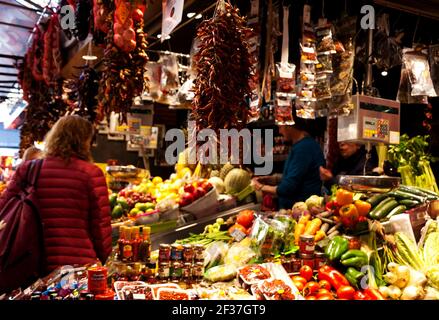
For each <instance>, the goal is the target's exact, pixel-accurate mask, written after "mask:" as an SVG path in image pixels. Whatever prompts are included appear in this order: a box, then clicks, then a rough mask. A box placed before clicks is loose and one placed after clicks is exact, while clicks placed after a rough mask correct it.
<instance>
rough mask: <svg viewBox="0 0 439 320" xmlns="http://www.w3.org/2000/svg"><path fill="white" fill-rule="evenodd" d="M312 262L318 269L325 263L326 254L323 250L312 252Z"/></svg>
mask: <svg viewBox="0 0 439 320" xmlns="http://www.w3.org/2000/svg"><path fill="white" fill-rule="evenodd" d="M314 260H315V261H314V264H315V269H316V270H318V269H319V268H320V267H323V266H324V265H326V255H325V253H324V252H315V253H314Z"/></svg>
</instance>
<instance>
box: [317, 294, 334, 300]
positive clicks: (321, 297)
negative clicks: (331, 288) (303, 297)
mask: <svg viewBox="0 0 439 320" xmlns="http://www.w3.org/2000/svg"><path fill="white" fill-rule="evenodd" d="M317 300H334V297H333V296H332V294H323V295H321V296H318V298H317Z"/></svg>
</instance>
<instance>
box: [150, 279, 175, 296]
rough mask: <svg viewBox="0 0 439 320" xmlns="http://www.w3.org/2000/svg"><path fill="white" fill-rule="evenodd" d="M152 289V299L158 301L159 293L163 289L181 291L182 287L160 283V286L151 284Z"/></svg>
mask: <svg viewBox="0 0 439 320" xmlns="http://www.w3.org/2000/svg"><path fill="white" fill-rule="evenodd" d="M149 286H150V287H151V289H152V297H153V299H154V300H158V298H159V296H158V291H159V289H162V288H168V289H181V287H180V286H179V285H178V284H176V283H160V284H150V285H149Z"/></svg>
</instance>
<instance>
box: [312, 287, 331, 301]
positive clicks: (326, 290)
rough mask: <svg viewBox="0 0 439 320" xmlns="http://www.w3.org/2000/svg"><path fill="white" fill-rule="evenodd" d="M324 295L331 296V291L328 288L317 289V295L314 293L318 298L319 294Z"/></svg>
mask: <svg viewBox="0 0 439 320" xmlns="http://www.w3.org/2000/svg"><path fill="white" fill-rule="evenodd" d="M325 295H331V296H332V293H331V291H329V290H328V289H319V290H318V291H317V295H316V297H317V299H318V298H319V297H320V296H325Z"/></svg>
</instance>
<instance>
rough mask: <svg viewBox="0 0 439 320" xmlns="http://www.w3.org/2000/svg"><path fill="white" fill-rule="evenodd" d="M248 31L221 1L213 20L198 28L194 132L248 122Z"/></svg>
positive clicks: (237, 13) (233, 10)
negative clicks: (195, 125)
mask: <svg viewBox="0 0 439 320" xmlns="http://www.w3.org/2000/svg"><path fill="white" fill-rule="evenodd" d="M247 32H248V28H247V27H246V22H245V19H244V18H243V17H241V16H240V15H239V9H237V8H234V7H233V6H232V5H230V4H229V3H227V2H225V1H223V0H221V1H219V2H218V5H217V9H216V12H215V15H214V17H213V18H211V19H209V20H205V21H203V22H202V23H201V24H200V26H199V27H198V29H197V38H198V40H199V48H198V49H199V51H198V52H197V53H196V54H195V56H194V66H195V70H196V72H197V78H196V80H195V83H194V89H195V97H194V99H193V101H192V113H193V117H194V119H195V121H196V124H197V130H202V129H204V128H210V129H213V130H215V131H216V132H217V131H218V130H219V129H227V128H237V129H240V128H243V127H245V125H246V123H247V117H248V107H247V103H246V101H245V98H246V96H247V95H248V94H250V92H251V90H250V86H249V80H250V77H251V73H252V58H251V56H250V54H249V51H248V44H247V42H246V33H247Z"/></svg>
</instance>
